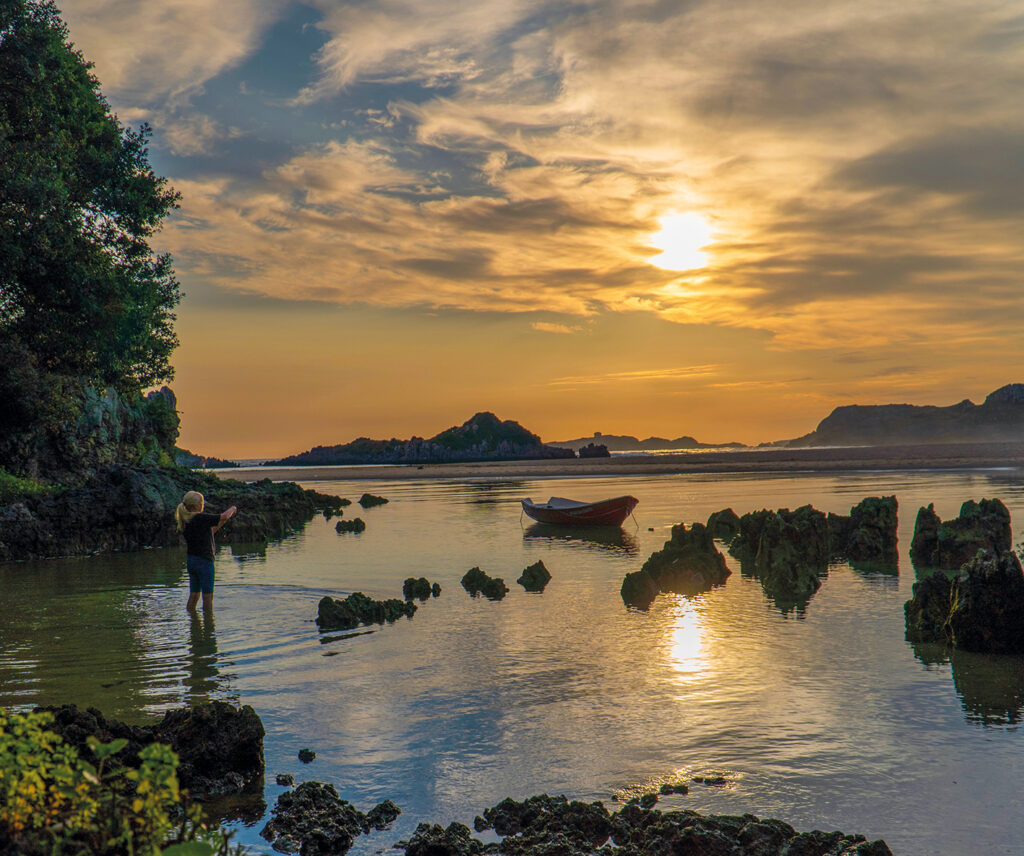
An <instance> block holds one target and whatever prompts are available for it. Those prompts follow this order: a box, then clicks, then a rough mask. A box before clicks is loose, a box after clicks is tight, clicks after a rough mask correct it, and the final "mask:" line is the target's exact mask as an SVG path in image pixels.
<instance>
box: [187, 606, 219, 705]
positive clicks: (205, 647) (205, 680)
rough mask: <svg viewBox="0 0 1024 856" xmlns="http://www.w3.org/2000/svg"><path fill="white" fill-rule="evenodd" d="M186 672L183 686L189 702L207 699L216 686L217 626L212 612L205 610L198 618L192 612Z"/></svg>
mask: <svg viewBox="0 0 1024 856" xmlns="http://www.w3.org/2000/svg"><path fill="white" fill-rule="evenodd" d="M188 654H189V657H188V673H187V675H186V677H185V686H186V687H187V688H188V694H187V699H188V701H189V702H190V703H194V702H196V701H209V697H210V693H212V692H213V691H214V690H215V689H216V688H217V677H218V671H217V627H216V624H215V623H214V620H213V613H212V612H206V613H204V614H203V617H202V618H200V617H199V615H198V614H197V613H195V612H193V613H192V625H191V627H190V628H189V644H188Z"/></svg>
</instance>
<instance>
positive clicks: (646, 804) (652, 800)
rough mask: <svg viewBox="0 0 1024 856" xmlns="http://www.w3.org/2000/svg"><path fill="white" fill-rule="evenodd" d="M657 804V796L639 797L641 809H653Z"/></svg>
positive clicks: (646, 795)
mask: <svg viewBox="0 0 1024 856" xmlns="http://www.w3.org/2000/svg"><path fill="white" fill-rule="evenodd" d="M657 803H658V795H657V794H644V795H643V796H642V797H640V807H641V808H654V806H655V805H657Z"/></svg>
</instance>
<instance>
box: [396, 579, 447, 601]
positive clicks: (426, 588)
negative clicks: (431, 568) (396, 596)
mask: <svg viewBox="0 0 1024 856" xmlns="http://www.w3.org/2000/svg"><path fill="white" fill-rule="evenodd" d="M434 585H435V586H437V593H438V594H440V593H441V586H439V585H437V583H434ZM432 592H433V587H432V586H431V585H430V580H428V579H427V578H426V577H420V578H419V579H416V578H415V577H409V578H408V579H407V580H406V581H405V582H404V583H402V597H404V598H405V599H406V600H412V599H413V598H416V599H417V600H420V601H424V600H427V599H428V598H429V597H430V595H431V593H432ZM436 596H437V595H435V597H436Z"/></svg>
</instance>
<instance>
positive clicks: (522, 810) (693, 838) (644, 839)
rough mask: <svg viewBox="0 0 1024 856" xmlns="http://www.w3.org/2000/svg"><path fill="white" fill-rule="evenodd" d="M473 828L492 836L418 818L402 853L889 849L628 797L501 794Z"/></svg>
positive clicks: (640, 855)
mask: <svg viewBox="0 0 1024 856" xmlns="http://www.w3.org/2000/svg"><path fill="white" fill-rule="evenodd" d="M474 825H475V826H476V829H477V831H480V832H482V831H484V830H488V829H493V830H494V833H495V834H497V835H499V836H501V840H500V841H493V842H489V843H486V844H485V843H484V842H483V841H480V840H478V839H475V838H473V837H472V835H471V834H470V831H469V829H468V828H467V827H465V826H463V825H462V824H457V823H453V824H451V825H450V826H449V827H448V828H447V829H444V828H442V827H440V826H437V825H433V826H431V825H428V824H425V823H421V824H420V825H419V826H418V827H417V828H416V832H415V834H414V835H413V836H412V838H411V839H410V840H409V841H405V842H399V844H398V845H396V846H397V847H399V848H401V849H404V850H405V854H406V856H480V854H485V853H487V854H502V856H539V854H547V856H556V854H557V856H584V854H587V856H589V854H594V853H601V854H604V855H605V856H617V854H621V856H664V854H678V856H892V852H891V851H890V850H889V848H888V847H887V846H886V844H885V842H884V841H881V840H879V841H872V842H869V841H868V840H867V839H866V838H865V837H864V836H863V835H847V834H845V833H842V832H821V831H818V830H815V831H813V832H797V831H796V830H795V829H794V828H793V827H792V826H790V825H789V824H788V823H784V822H783V821H781V820H773V819H769V818H765V819H761V818H758V817H756V816H755V815H752V814H744V815H739V816H736V815H702V814H699V813H697V812H695V811H669V812H661V811H659V810H657V809H655V808H652V807H647V806H642V805H640V804H639V802H630V803H628V804H627V805H625V806H624V807H623V808H622V809H621V810H620V811H618V812H616V813H614V814H610V813H609V812H608V811H607V809H605V807H604V806H603V805H602V804H601V803H599V802H595V803H583V802H578V801H569V800H567V799H566V798H565V797H564V796H557V797H550V796H548V795H547V794H540V795H538V796H533V797H529V798H528V799H525V800H523V801H522V802H517V801H515V800H511V799H508V800H504V801H502V802H501V803H499V804H498V805H497V806H495V807H494V808H492V809H487V810H486V811H484V813H483V816H482V817H477V819H476V821H475V823H474Z"/></svg>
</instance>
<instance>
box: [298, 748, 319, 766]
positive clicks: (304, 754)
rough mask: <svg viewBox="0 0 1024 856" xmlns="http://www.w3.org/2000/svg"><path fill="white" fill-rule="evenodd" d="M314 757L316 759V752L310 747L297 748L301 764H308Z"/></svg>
mask: <svg viewBox="0 0 1024 856" xmlns="http://www.w3.org/2000/svg"><path fill="white" fill-rule="evenodd" d="M315 759H316V752H314V751H313V750H312V749H300V750H299V760H300V761H301V762H302V763H303V764H310V763H312V762H313V761H314V760H315Z"/></svg>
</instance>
